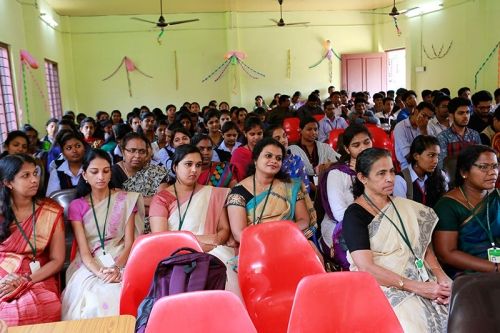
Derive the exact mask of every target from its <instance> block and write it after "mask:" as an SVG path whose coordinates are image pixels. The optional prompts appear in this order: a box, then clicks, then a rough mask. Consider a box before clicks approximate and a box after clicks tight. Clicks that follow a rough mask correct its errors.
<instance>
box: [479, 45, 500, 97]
mask: <svg viewBox="0 0 500 333" xmlns="http://www.w3.org/2000/svg"><path fill="white" fill-rule="evenodd" d="M499 46H500V42H498V43H497V44H496V45H495V47H494V48H493V50H491V52H490V54H489V55H488V56H487V57H486V60H484V61H483V63H482V64H481V66H479V69H478V70H477V72H476V74H475V75H474V89H477V77H478V75H479V73H481V71H482V70H483V68H484V66H485V65H486V63H487V62H488V61H489V60H490V59H491V57H492V56H493V54H494V53H495V51H496V50H497V49H498V48H499ZM499 51H500V50H499ZM498 61H499V62H498V65H497V66H498V81H499V82H500V53H499V55H498Z"/></svg>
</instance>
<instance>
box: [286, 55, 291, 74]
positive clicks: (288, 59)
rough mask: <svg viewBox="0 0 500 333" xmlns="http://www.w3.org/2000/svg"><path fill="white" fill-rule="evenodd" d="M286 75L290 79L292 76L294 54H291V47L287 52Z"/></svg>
mask: <svg viewBox="0 0 500 333" xmlns="http://www.w3.org/2000/svg"><path fill="white" fill-rule="evenodd" d="M286 77H287V79H290V78H291V77H292V56H291V51H290V49H288V52H287V60H286Z"/></svg>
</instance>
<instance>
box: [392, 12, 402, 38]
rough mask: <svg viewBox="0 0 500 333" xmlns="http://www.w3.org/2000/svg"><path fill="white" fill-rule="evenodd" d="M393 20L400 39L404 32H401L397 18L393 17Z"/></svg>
mask: <svg viewBox="0 0 500 333" xmlns="http://www.w3.org/2000/svg"><path fill="white" fill-rule="evenodd" d="M392 18H393V20H394V27H395V28H396V33H397V34H398V37H399V36H401V34H402V32H401V29H399V25H398V19H397V17H396V16H393V17H392Z"/></svg>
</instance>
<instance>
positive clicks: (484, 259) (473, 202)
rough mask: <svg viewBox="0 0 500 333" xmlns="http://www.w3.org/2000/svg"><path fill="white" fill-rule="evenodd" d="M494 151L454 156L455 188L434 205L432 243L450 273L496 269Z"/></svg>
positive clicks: (498, 201)
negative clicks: (455, 164) (436, 218)
mask: <svg viewBox="0 0 500 333" xmlns="http://www.w3.org/2000/svg"><path fill="white" fill-rule="evenodd" d="M497 179H498V159H497V156H496V152H495V151H494V150H493V149H491V148H490V147H488V146H482V145H473V146H469V147H466V148H464V149H463V150H462V151H461V152H460V153H459V154H458V159H457V171H456V175H455V185H457V187H455V188H454V189H453V190H451V191H450V192H448V193H446V194H445V196H444V197H442V198H441V199H440V200H439V201H438V202H437V204H436V206H435V207H434V210H435V211H436V213H437V215H438V217H439V222H438V224H437V226H436V231H435V232H434V237H433V245H434V249H435V251H436V254H437V256H438V258H439V259H440V260H441V262H443V263H444V264H446V268H447V269H448V270H449V273H450V275H451V276H453V277H455V276H457V275H460V274H463V273H473V272H498V271H499V269H498V264H499V263H500V250H499V249H498V247H499V246H500V196H499V190H498V189H495V182H496V181H497Z"/></svg>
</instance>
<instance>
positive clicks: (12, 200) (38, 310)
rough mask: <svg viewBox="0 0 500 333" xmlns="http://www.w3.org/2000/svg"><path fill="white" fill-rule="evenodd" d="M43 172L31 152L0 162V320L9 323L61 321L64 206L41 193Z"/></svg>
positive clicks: (7, 157) (27, 323)
mask: <svg viewBox="0 0 500 333" xmlns="http://www.w3.org/2000/svg"><path fill="white" fill-rule="evenodd" d="M38 172H39V167H37V166H36V164H35V160H34V159H33V158H32V157H31V156H29V155H26V154H12V155H8V156H6V157H4V158H2V159H1V160H0V209H1V211H0V318H1V319H3V320H4V321H5V322H6V323H7V325H8V326H17V325H30V324H38V323H45V322H53V321H58V320H61V300H60V297H59V284H58V277H57V273H58V272H59V271H60V270H61V268H62V266H63V264H64V223H63V210H62V208H61V207H60V206H59V205H57V204H56V203H54V202H53V201H51V200H48V199H39V198H37V197H36V193H37V191H38V186H39V184H40V176H39V174H38Z"/></svg>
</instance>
